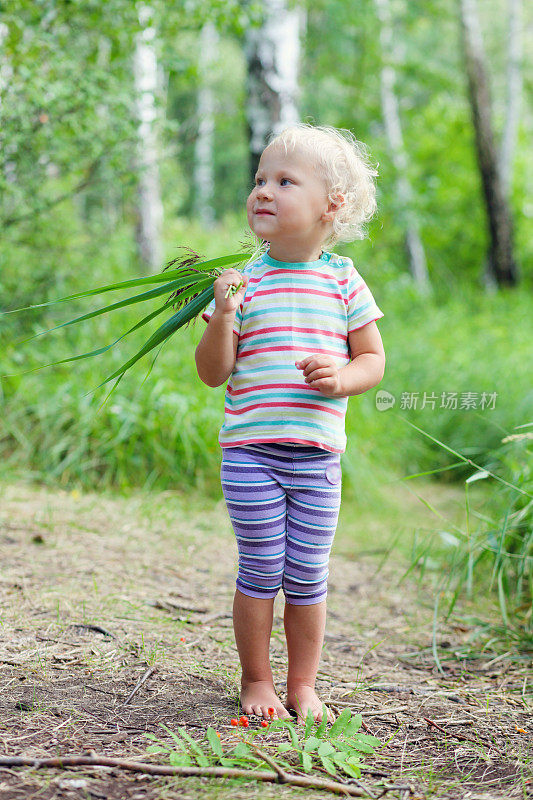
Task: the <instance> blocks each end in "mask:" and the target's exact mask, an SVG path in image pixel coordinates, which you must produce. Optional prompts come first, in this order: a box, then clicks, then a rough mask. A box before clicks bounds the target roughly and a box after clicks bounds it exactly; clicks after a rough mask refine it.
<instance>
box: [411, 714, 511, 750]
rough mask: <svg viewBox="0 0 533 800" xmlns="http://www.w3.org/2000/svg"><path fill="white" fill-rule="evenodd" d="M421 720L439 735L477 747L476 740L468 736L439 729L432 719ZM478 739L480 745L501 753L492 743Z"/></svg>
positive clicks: (424, 718)
mask: <svg viewBox="0 0 533 800" xmlns="http://www.w3.org/2000/svg"><path fill="white" fill-rule="evenodd" d="M422 719H423V720H424V722H427V724H428V725H429V726H430V727H432V728H436V729H437V730H438V731H440V732H441V733H445V734H447V735H448V736H453V737H454V739H460V741H462V742H472V744H477V745H479V743H480V742H479V741H477V740H476V739H471V738H470V736H463V735H462V733H453V732H452V731H447V730H446V729H445V728H441V726H440V725H437V723H436V722H433V720H432V719H428V718H427V717H422ZM479 738H480V740H481V744H483V745H484V746H485V747H492V748H493V750H496V752H498V753H501V750H500V748H499V747H497V746H496V745H495V744H492V742H488V741H487V740H486V739H482V737H481V736H480V737H479Z"/></svg>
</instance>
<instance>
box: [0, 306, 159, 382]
mask: <svg viewBox="0 0 533 800" xmlns="http://www.w3.org/2000/svg"><path fill="white" fill-rule="evenodd" d="M170 305H171V301H170V300H167V302H166V303H165V304H164V305H162V306H161V307H160V308H158V309H156V310H155V311H152V313H151V314H148V315H147V316H146V317H144V318H143V319H142V320H140V322H137V323H136V325H134V326H133V327H132V328H130V329H129V331H126V333H123V334H122V336H119V337H118V339H115V341H114V342H111V344H108V345H106V346H105V347H100V348H98V350H91V351H90V352H89V353H81V354H80V355H78V356H69V358H62V359H60V360H59V361H52V362H50V364H43V365H42V366H40V367H33V369H28V370H26V371H25V372H15V373H12V375H27V374H28V373H30V372H37V370H40V369H45V368H46V367H55V366H57V365H58V364H65V363H67V362H68V361H79V360H80V359H82V358H91V357H92V356H98V355H100V354H101V353H105V352H106V350H109V349H110V348H111V347H114V346H115V345H116V344H118V342H120V340H121V339H124V337H125V336H127V335H128V334H129V333H133V331H136V330H137V329H138V328H140V327H142V326H143V325H146V323H147V322H150V320H152V319H154V317H157V315H158V314H161V313H162V312H163V311H165V310H166V309H167V308H168V307H169V306H170ZM12 375H3V376H2V377H5V378H10V377H12Z"/></svg>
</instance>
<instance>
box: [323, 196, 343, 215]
mask: <svg viewBox="0 0 533 800" xmlns="http://www.w3.org/2000/svg"><path fill="white" fill-rule="evenodd" d="M343 205H344V195H343V194H342V193H341V192H338V193H337V194H336V195H334V196H333V199H332V198H331V196H330V197H328V207H327V210H326V211H325V212H324V214H323V215H322V218H323V219H324V220H327V221H328V222H332V221H333V219H334V218H335V214H336V213H337V211H338V210H339V208H340V207H341V206H343Z"/></svg>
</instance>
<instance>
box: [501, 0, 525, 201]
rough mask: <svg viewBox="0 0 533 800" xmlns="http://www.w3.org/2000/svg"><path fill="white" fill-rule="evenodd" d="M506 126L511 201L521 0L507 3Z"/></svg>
mask: <svg viewBox="0 0 533 800" xmlns="http://www.w3.org/2000/svg"><path fill="white" fill-rule="evenodd" d="M507 6H508V15H509V16H508V19H509V27H508V32H507V80H506V103H505V105H506V110H505V124H504V129H503V136H502V142H501V148H500V176H501V181H502V189H503V192H504V194H505V195H506V197H507V198H508V199H509V195H510V189H511V182H512V174H513V156H514V150H515V147H516V139H517V135H518V122H519V118H520V101H521V95H522V65H521V62H522V35H521V23H522V0H508V2H507Z"/></svg>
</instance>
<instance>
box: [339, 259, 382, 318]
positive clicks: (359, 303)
mask: <svg viewBox="0 0 533 800" xmlns="http://www.w3.org/2000/svg"><path fill="white" fill-rule="evenodd" d="M383 316H384V314H383V311H381V309H380V308H378V306H377V304H376V301H375V300H374V298H373V296H372V292H371V291H370V289H369V288H368V286H367V285H366V283H365V282H364V280H363V278H362V277H361V276H360V275H359V273H358V272H357V270H356V269H355V267H354V266H353V264H351V263H350V271H349V276H348V333H349V332H350V331H355V330H357V328H362V327H363V325H367V324H368V323H369V322H373V321H374V320H376V319H380V318H381V317H383Z"/></svg>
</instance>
